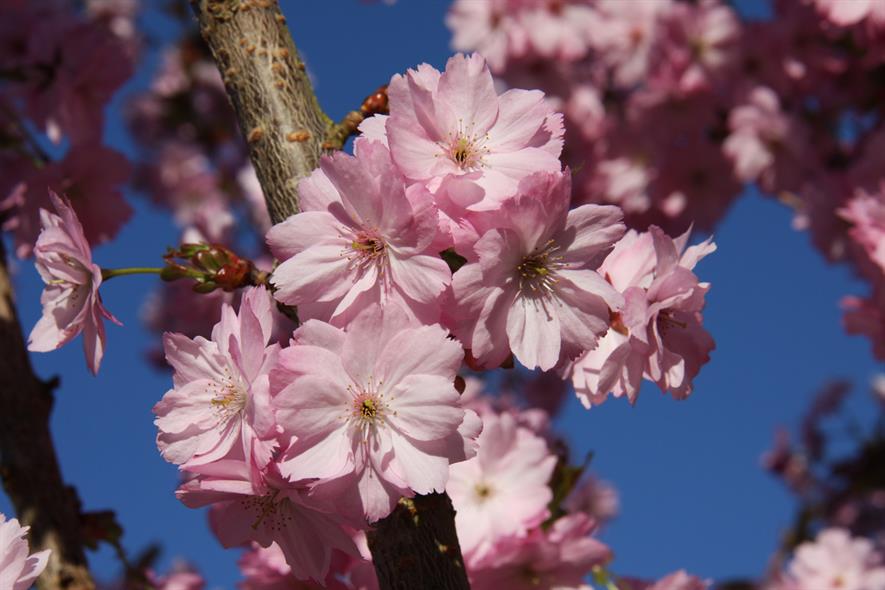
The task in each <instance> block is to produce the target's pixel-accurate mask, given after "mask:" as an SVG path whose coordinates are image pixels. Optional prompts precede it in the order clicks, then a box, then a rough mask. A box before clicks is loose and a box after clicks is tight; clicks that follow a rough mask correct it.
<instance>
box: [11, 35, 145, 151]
mask: <svg viewBox="0 0 885 590" xmlns="http://www.w3.org/2000/svg"><path fill="white" fill-rule="evenodd" d="M29 41H30V43H29V46H28V51H29V59H30V61H31V63H32V66H33V67H34V69H36V70H39V68H44V69H48V70H49V72H50V74H49V75H48V76H43V77H40V78H39V79H38V80H35V81H34V83H33V84H31V85H29V86H28V88H27V91H26V93H25V96H24V101H25V103H26V105H27V109H28V112H29V114H30V116H31V118H32V119H33V120H34V121H35V122H36V123H37V125H39V126H40V127H43V128H44V129H47V130H48V131H49V133H50V136H51V137H53V138H54V139H60V135H59V134H58V132H57V131H55V130H56V129H57V130H60V131H61V132H63V133H64V134H65V135H67V136H69V137H70V138H71V140H72V141H73V142H74V143H76V144H79V143H92V142H95V141H97V140H100V138H101V130H102V129H103V113H104V108H105V106H106V105H107V103H108V101H110V99H111V96H113V94H114V92H116V90H117V89H118V88H119V87H120V86H121V85H122V84H123V83H124V82H125V81H126V80H127V79H128V78H129V77H130V76H131V75H132V64H131V63H130V61H129V57H128V55H127V52H126V51H125V47H124V46H123V45H122V44H121V43H120V41H119V40H118V39H116V38H115V37H114V35H113V34H111V33H110V32H109V31H107V30H105V29H104V28H103V27H101V26H99V25H97V24H95V23H86V22H78V21H77V20H76V19H66V18H52V19H43V20H41V21H39V23H38V25H37V27H36V30H34V31H33V33H32V34H31V36H30V39H29Z"/></svg>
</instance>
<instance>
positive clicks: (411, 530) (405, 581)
mask: <svg viewBox="0 0 885 590" xmlns="http://www.w3.org/2000/svg"><path fill="white" fill-rule="evenodd" d="M368 537H369V549H370V550H371V551H372V558H373V559H374V562H375V573H376V574H378V583H379V585H380V586H381V588H383V589H385V590H443V589H445V590H456V589H457V590H469V588H470V584H469V583H468V582H467V572H466V571H465V569H464V562H463V560H462V558H461V546H460V545H459V544H458V535H457V533H456V532H455V511H454V509H453V508H452V502H451V500H449V496H448V495H447V494H429V495H427V496H415V498H414V499H411V500H409V499H405V498H404V499H402V500H400V502H399V505H398V506H397V507H396V510H394V511H393V514H391V515H390V516H388V517H387V518H385V519H383V520H381V521H379V522H378V523H377V524H376V525H375V526H374V528H372V529H371V530H369V532H368ZM502 590H504V589H503V588H502Z"/></svg>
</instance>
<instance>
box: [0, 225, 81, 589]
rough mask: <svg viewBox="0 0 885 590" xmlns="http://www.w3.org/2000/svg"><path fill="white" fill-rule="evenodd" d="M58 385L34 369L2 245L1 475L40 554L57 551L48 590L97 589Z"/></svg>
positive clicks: (45, 581)
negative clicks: (58, 423) (62, 448)
mask: <svg viewBox="0 0 885 590" xmlns="http://www.w3.org/2000/svg"><path fill="white" fill-rule="evenodd" d="M52 388H53V384H52V383H46V382H43V381H41V380H40V379H39V378H38V377H37V376H36V375H35V374H34V371H33V369H32V368H31V363H30V360H29V358H28V351H27V348H26V346H25V341H24V338H23V336H22V330H21V325H20V324H19V320H18V315H17V314H16V310H15V303H14V298H13V291H12V284H11V280H10V276H9V272H8V268H7V266H6V252H5V251H4V249H3V242H2V240H0V477H2V480H3V487H4V488H5V489H6V493H7V494H8V495H9V498H10V499H11V500H12V505H13V506H14V508H15V511H16V514H17V515H18V518H19V521H20V522H21V523H22V524H23V525H29V526H30V527H31V531H30V544H31V550H32V551H38V550H43V549H51V550H52V555H51V557H50V558H49V565H48V566H47V567H46V570H45V571H44V573H43V575H42V576H40V579H39V580H38V581H37V588H39V589H40V590H59V589H64V590H93V589H94V588H95V584H94V583H93V581H92V578H91V576H90V575H89V570H88V568H87V565H86V555H85V553H84V550H83V542H82V538H81V529H80V505H79V500H78V499H77V494H76V492H75V491H74V489H73V488H71V487H68V486H67V485H65V483H64V480H63V479H62V476H61V470H60V469H59V465H58V459H57V457H56V455H55V448H54V447H53V444H52V435H51V434H50V432H49V415H50V412H51V410H52Z"/></svg>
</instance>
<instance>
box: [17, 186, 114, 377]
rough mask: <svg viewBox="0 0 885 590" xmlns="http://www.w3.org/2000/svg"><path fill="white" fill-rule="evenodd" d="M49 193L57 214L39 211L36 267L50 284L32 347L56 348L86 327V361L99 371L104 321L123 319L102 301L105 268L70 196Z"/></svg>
mask: <svg viewBox="0 0 885 590" xmlns="http://www.w3.org/2000/svg"><path fill="white" fill-rule="evenodd" d="M49 198H50V200H51V201H52V204H53V206H54V207H55V211H56V213H50V212H49V211H46V210H45V209H41V210H40V217H41V223H42V226H43V230H42V231H41V232H40V237H39V238H37V244H36V245H35V246H34V256H35V258H36V262H35V264H36V266H37V271H38V272H39V273H40V277H41V278H42V279H43V282H44V283H46V287H45V288H44V289H43V294H42V295H41V296H40V303H42V304H43V316H42V317H41V318H40V320H39V321H38V322H37V325H35V326H34V329H33V330H31V335H30V336H29V337H28V350H32V351H35V352H48V351H50V350H55V349H57V348H59V347H61V346H62V345H64V344H67V343H68V342H70V341H71V340H73V339H74V338H75V337H76V336H77V335H78V334H80V332H83V351H84V352H85V354H86V365H87V366H88V367H89V370H90V371H92V373H93V374H96V373H98V367H99V366H100V365H101V359H102V356H104V347H105V331H104V320H105V319H106V320H110V321H112V322H114V323H115V324H120V322H119V320H117V318H115V317H114V316H113V315H111V313H110V312H109V311H108V310H107V309H105V307H104V305H103V304H102V302H101V296H100V295H99V293H98V288H99V287H100V286H101V280H102V276H101V268H99V266H98V265H97V264H95V263H94V262H92V250H91V249H90V248H89V243H88V242H87V241H86V236H85V235H83V226H82V225H80V221H79V219H77V215H76V213H74V210H73V209H72V208H71V203H70V201H68V200H67V199H62V198H61V197H59V196H58V195H56V194H55V193H50V195H49Z"/></svg>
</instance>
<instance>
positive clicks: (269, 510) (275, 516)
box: [240, 490, 292, 531]
mask: <svg viewBox="0 0 885 590" xmlns="http://www.w3.org/2000/svg"><path fill="white" fill-rule="evenodd" d="M279 493H280V491H279V490H274V491H272V492H268V493H267V494H265V495H263V496H248V497H246V498H244V499H242V500H240V503H241V504H242V505H243V508H245V509H246V510H250V511H254V512H257V513H258V514H257V515H256V517H255V522H253V523H252V525H251V527H252V530H255V529H257V528H258V527H259V526H260V525H261V523H262V522H264V521H265V519H267V518H269V519H270V520H269V521H268V526H269V527H270V528H271V529H272V530H277V531H280V530H283V528H284V526H285V521H286V520H292V516H291V515H284V514H281V511H280V507H281V506H280V505H281V504H282V501H280V502H277V496H278V495H279Z"/></svg>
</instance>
